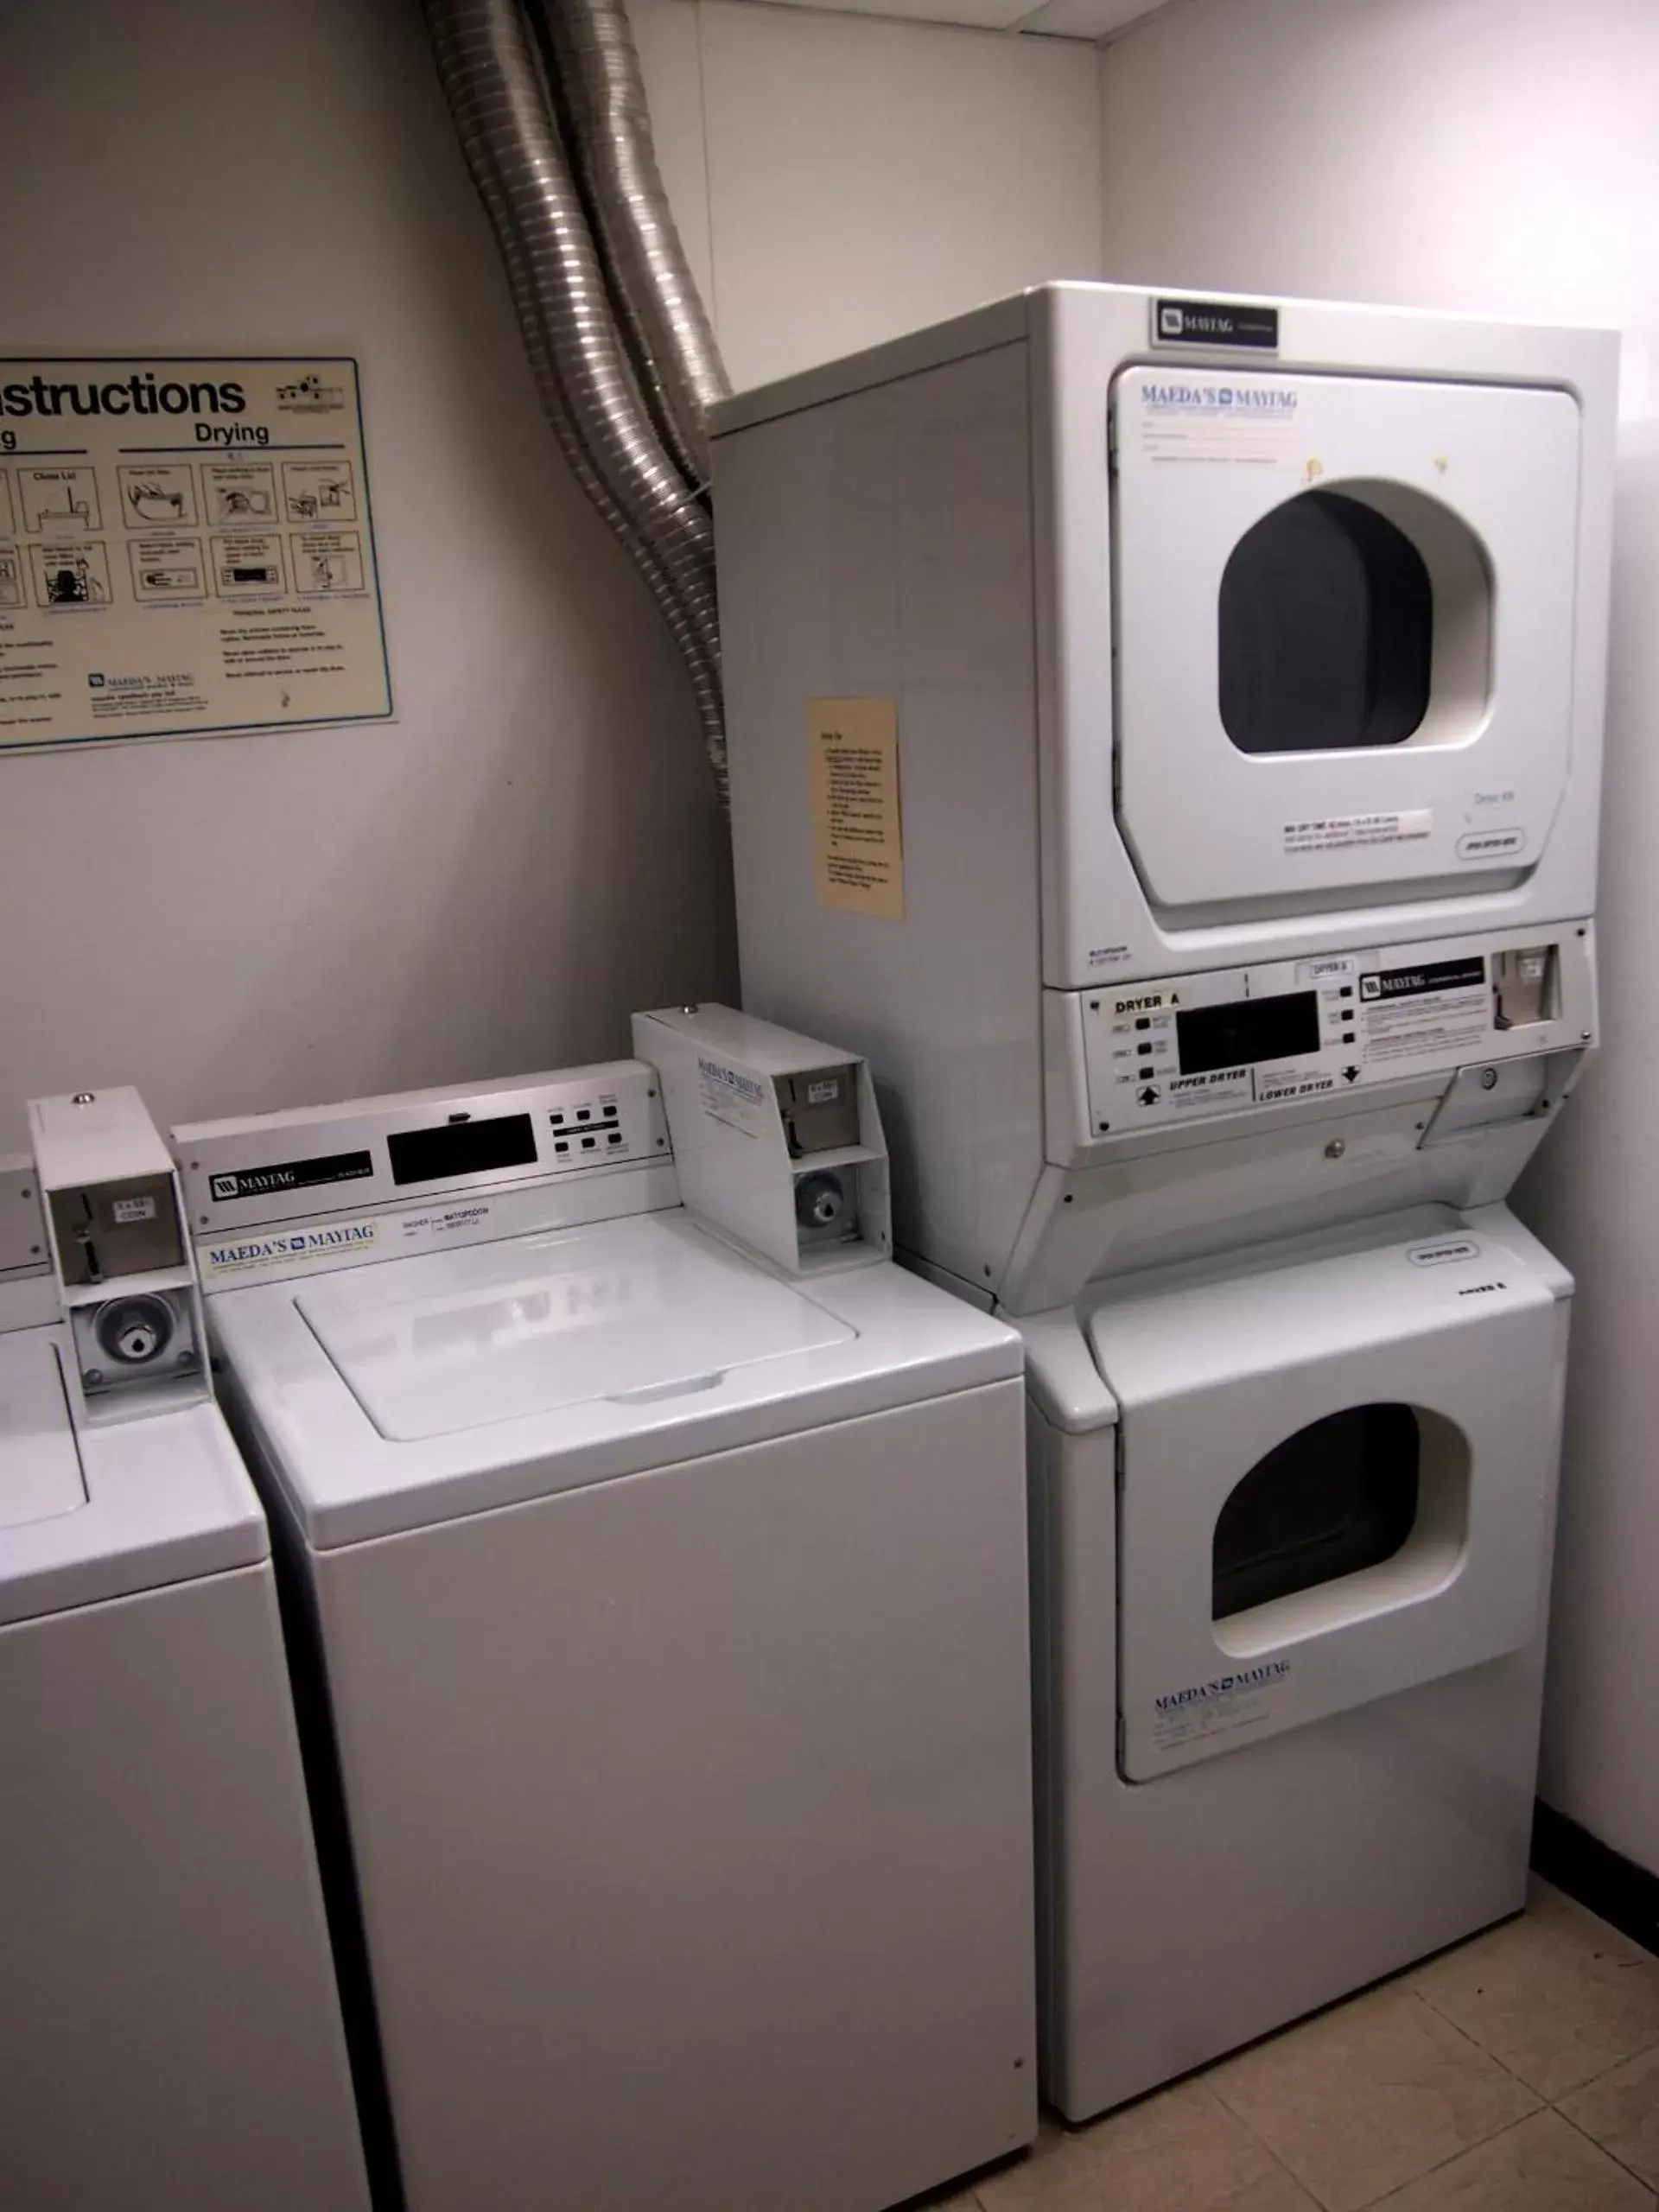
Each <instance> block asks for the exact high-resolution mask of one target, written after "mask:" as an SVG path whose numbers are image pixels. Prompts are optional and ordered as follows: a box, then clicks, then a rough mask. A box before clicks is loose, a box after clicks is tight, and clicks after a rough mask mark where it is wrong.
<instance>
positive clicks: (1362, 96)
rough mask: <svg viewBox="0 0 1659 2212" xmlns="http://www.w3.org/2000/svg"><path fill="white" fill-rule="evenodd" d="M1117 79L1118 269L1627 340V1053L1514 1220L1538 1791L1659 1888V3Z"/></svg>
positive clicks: (1621, 592)
mask: <svg viewBox="0 0 1659 2212" xmlns="http://www.w3.org/2000/svg"><path fill="white" fill-rule="evenodd" d="M1103 122H1104V135H1103V145H1104V169H1103V176H1104V190H1105V202H1104V206H1105V265H1106V269H1107V271H1108V274H1109V275H1110V276H1112V277H1121V278H1124V279H1129V280H1133V279H1149V280H1151V281H1154V282H1156V283H1166V284H1179V285H1180V286H1183V287H1191V288H1192V289H1212V290H1217V291H1221V292H1226V291H1230V290H1250V291H1260V292H1267V293H1275V292H1306V293H1314V294H1325V295H1326V296H1333V297H1337V298H1357V299H1375V300H1379V301H1386V302H1400V303H1412V304H1418V305H1422V306H1427V307H1440V308H1463V309H1470V310H1474V311H1476V312H1485V313H1500V314H1515V315H1521V316H1523V317H1534V318H1540V319H1545V320H1553V321H1573V322H1587V323H1596V324H1602V325H1611V326H1615V327H1620V328H1622V330H1623V332H1624V377H1623V386H1622V391H1621V398H1620V424H1619V454H1620V459H1619V479H1618V524H1617V531H1618V535H1617V542H1616V550H1615V583H1614V607H1613V626H1612V645H1611V694H1610V713H1609V724H1608V755H1607V785H1608V804H1607V808H1606V812H1605V823H1606V836H1605V846H1604V861H1603V874H1602V899H1601V929H1600V949H1601V957H1602V980H1603V1020H1604V1029H1605V1038H1606V1045H1605V1051H1604V1052H1603V1053H1602V1055H1601V1057H1600V1058H1599V1062H1598V1063H1597V1065H1595V1066H1594V1067H1593V1068H1592V1070H1591V1071H1590V1072H1589V1074H1588V1075H1587V1077H1586V1080H1585V1081H1584V1083H1583V1084H1582V1085H1581V1086H1580V1091H1579V1094H1578V1096H1577V1097H1576V1098H1575V1100H1574V1102H1573V1106H1572V1109H1571V1110H1570V1112H1569V1114H1568V1116H1567V1120H1566V1121H1565V1122H1564V1123H1563V1126H1562V1128H1561V1129H1560V1133H1559V1135H1556V1136H1555V1137H1554V1140H1553V1141H1551V1142H1550V1143H1549V1144H1548V1145H1547V1146H1546V1147H1545V1148H1544V1151H1543V1153H1542V1154H1541V1159H1540V1160H1539V1162H1538V1164H1537V1166H1535V1169H1534V1170H1533V1172H1532V1173H1531V1175H1530V1177H1529V1179H1528V1181H1527V1182H1526V1183H1525V1184H1523V1185H1522V1192H1521V1196H1520V1199H1519V1201H1518V1204H1519V1209H1520V1211H1522V1213H1523V1214H1524V1215H1525V1216H1526V1217H1527V1218H1528V1220H1529V1222H1530V1223H1531V1224H1532V1225H1533V1226H1534V1227H1535V1228H1536V1229H1537V1230H1539V1231H1540V1232H1541V1234H1543V1235H1544V1236H1547V1237H1548V1239H1549V1240H1550V1242H1551V1243H1553V1244H1554V1246H1555V1248H1556V1249H1557V1250H1558V1251H1560V1253H1561V1255H1562V1256H1563V1257H1564V1258H1565V1259H1566V1260H1567V1262H1568V1263H1569V1264H1570V1265H1571V1266H1572V1267H1573V1269H1574V1271H1575V1273H1576V1274H1577V1275H1578V1278H1579V1296H1578V1302H1577V1306H1576V1307H1575V1312H1574V1319H1573V1362H1572V1376H1571V1384H1570V1402H1569V1412H1568V1430H1567V1458H1566V1467H1565V1479H1564V1491H1563V1501H1562V1531H1561V1543H1560V1555H1559V1560H1558V1566H1557V1575H1556V1601H1555V1612H1554V1648H1553V1659H1552V1669H1551V1680H1550V1694H1549V1699H1548V1713H1547V1718H1546V1726H1545V1755H1544V1769H1543V1776H1542V1781H1541V1793H1542V1795H1543V1796H1544V1798H1545V1801H1546V1802H1548V1803H1549V1804H1551V1805H1553V1806H1554V1807H1555V1808H1557V1809H1558V1810H1559V1811H1560V1812H1563V1813H1565V1814H1567V1815H1568V1816H1569V1817H1570V1818H1572V1819H1573V1820H1575V1821H1579V1822H1580V1824H1581V1825H1582V1826H1584V1827H1586V1828H1588V1829H1589V1830H1590V1831H1591V1833H1592V1834H1594V1835H1596V1836H1598V1837H1599V1838H1600V1839H1601V1840H1603V1841H1604V1842H1605V1843H1608V1844H1611V1846H1612V1847H1614V1848H1615V1849H1616V1850H1618V1851H1620V1852H1623V1853H1625V1854H1626V1855H1627V1856H1628V1857H1630V1858H1631V1859H1635V1860H1636V1861H1637V1863H1638V1864H1640V1865H1642V1866H1645V1867H1647V1868H1649V1870H1651V1871H1653V1872H1659V1755H1656V1745H1659V1736H1656V1729H1655V1722H1654V1718H1653V1689H1652V1685H1653V1683H1654V1681H1655V1680H1656V1679H1659V1605H1656V1603H1655V1598H1654V1592H1655V1590H1656V1588H1659V1452H1656V1441H1655V1440H1656V1437H1659V1359H1656V1357H1655V1348H1656V1344H1659V1177H1656V1176H1655V1175H1654V1173H1653V1172H1652V1169H1651V1166H1650V1148H1651V1146H1652V1143H1653V1135H1654V1128H1655V1110H1654V1103H1653V1102H1654V1099H1655V1096H1656V1095H1659V971H1656V969H1655V968H1654V966H1653V963H1652V962H1651V960H1650V958H1649V948H1650V946H1651V945H1652V944H1654V943H1655V942H1656V941H1659V874H1656V871H1655V869H1654V868H1653V865H1652V859H1651V855H1652V852H1653V849H1654V847H1655V843H1656V840H1659V748H1656V747H1655V746H1654V744H1653V742H1652V731H1653V729H1654V728H1655V726H1656V723H1659V625H1656V623H1655V621H1654V617H1653V607H1654V604H1655V593H1656V588H1659V257H1656V255H1655V252H1654V249H1653V238H1654V236H1655V234H1656V231H1659V10H1655V8H1654V6H1653V4H1652V0H1579V4H1578V5H1577V6H1576V7H1574V8H1573V10H1572V12H1571V15H1570V17H1569V16H1564V15H1563V13H1562V11H1561V10H1560V9H1559V8H1558V7H1556V6H1554V5H1547V4H1545V0H1521V4H1519V5H1517V4H1516V0H1185V4H1183V5H1178V6H1175V7H1173V8H1171V9H1169V10H1166V11H1165V12H1163V13H1160V14H1159V15H1157V16H1153V17H1151V18H1149V19H1148V20H1147V22H1145V23H1144V24H1143V25H1141V26H1139V27H1137V28H1135V29H1133V30H1131V31H1130V32H1129V33H1128V35H1126V36H1125V37H1124V38H1122V40H1121V41H1119V42H1117V43H1116V44H1115V45H1113V46H1111V47H1109V48H1108V49H1107V50H1106V54H1105V57H1104V62H1103ZM1517 465H1524V458H1523V457H1522V456H1517Z"/></svg>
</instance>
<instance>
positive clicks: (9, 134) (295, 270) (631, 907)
mask: <svg viewBox="0 0 1659 2212" xmlns="http://www.w3.org/2000/svg"><path fill="white" fill-rule="evenodd" d="M4 15H5V29H4V36H3V48H4V79H5V127H4V130H3V131H0V205H3V207H5V209H6V211H7V213H6V217H5V219H4V221H3V222H0V302H3V303H4V321H5V330H4V336H3V346H4V350H6V351H9V352H25V351H29V350H35V351H39V352H42V353H52V352H61V353H71V352H86V351H92V352H95V351H99V350H104V351H112V352H118V351H123V350H131V349H138V348H145V347H150V348H155V349H158V350H160V349H166V350H169V351H181V350H185V351H188V350H191V349H198V350H201V351H204V352H206V351H220V352H234V351H236V350H238V349H246V350H248V351H251V352H257V351H260V350H267V351H292V350H294V349H296V348H300V349H309V348H312V347H327V348H329V349H334V350H340V351H343V352H349V353H356V354H358V355H359V357H360V359H361V360H362V363H363V372H364V383H365V396H366V407H367V426H368V435H369V459H370V467H371V472H372V480H373V487H374V493H375V518H376V531H377V543H378V549H379V553H380V559H381V569H382V575H383V580H384V584H385V596H386V608H387V619H388V625H389V629H390V635H391V653H392V665H393V676H394V680H395V683H396V686H397V701H398V709H399V716H400V719H399V721H398V722H397V724H396V725H395V726H394V727H391V728H365V729H347V730H330V731H319V732H302V733H283V734H271V735H265V736H257V737H245V738H226V739H204V740H198V741H192V742H188V743H186V742H181V743H165V744H156V745H137V746H130V747H125V748H122V749H117V750H114V751H104V752H92V753H77V754H75V755H74V756H73V757H60V758H50V757H30V758H10V759H4V760H0V947H3V950H0V963H3V966H0V975H3V988H0V1147H5V1146H9V1145H16V1144H17V1143H20V1142H21V1141H22V1111H21V1108H22V1100H23V1099H24V1098H25V1097H27V1096H29V1095H30V1094H31V1093H38V1092H42V1091H50V1090H67V1089H72V1088H75V1087H77V1086H79V1085H80V1084H94V1085H95V1084H99V1083H107V1082H114V1081H130V1082H136V1083H137V1084H139V1086H140V1087H141V1089H142V1090H143V1091H144V1093H145V1095H146V1096H147V1098H148V1099H149V1103H150V1104H151V1106H152V1108H153V1109H154V1110H155V1111H156V1113H157V1115H158V1116H160V1117H161V1118H162V1120H164V1121H165V1120H171V1119H177V1118H181V1117H184V1116H205V1115H213V1114H225V1113H236V1112H245V1111H254V1110H258V1109H263V1108H270V1107H275V1106H278V1105H282V1104H284V1103H300V1102H305V1101H310V1100H315V1099H320V1098H325V1097H329V1096H344V1095H350V1094H354V1093H359V1092H363V1091H372V1090H390V1089H397V1088H401V1087H404V1086H406V1085H410V1084H429V1083H436V1082H442V1081H446V1080H449V1079H464V1078H467V1077H486V1076H490V1075H494V1074H503V1073H508V1072H512V1071H518V1070H522V1069H524V1068H529V1067H535V1066H542V1065H556V1064H557V1063H559V1062H561V1061H565V1060H569V1059H574V1058H584V1057H591V1056H598V1055H602V1054H608V1053H611V1052H620V1051H626V1041H627V1022H626V1016H627V1014H628V1011H629V1009H630V1008H632V1007H638V1006H642V1005H652V1004H657V1003H660V1002H661V1001H664V1000H667V999H677V998H681V997H683V996H687V995H692V996H715V995H734V991H735V987H736V971H735V961H734V945H733V936H732V929H731V920H730V910H729V887H728V857H727V851H726V844H725V837H724V831H723V828H722V826H721V823H720V822H719V820H718V818H717V812H716V810H715V805H714V803H713V800H712V798H711V796H710V791H709V785H708V779H707V776H706V772H705V770H704V768H703V766H702V759H701V753H700V748H699V741H698V737H697V733H696V723H695V719H694V716H693V714H692V711H691V707H690V696H689V694H688V691H687V689H686V686H685V683H684V681H683V677H682V674H681V671H680V666H679V663H678V660H677V657H676V655H675V653H674V651H673V647H672V645H671V642H670V640H669V639H668V637H667V635H666V633H665V632H664V630H663V628H662V626H661V624H660V622H659V620H658V617H657V615H656V613H655V610H654V608H653V607H652V605H651V602H650V601H649V600H648V598H647V597H646V595H645V592H644V589H643V588H642V587H641V586H640V584H639V582H638V580H637V579H636V577H635V576H634V575H633V572H632V569H630V567H629V566H628V564H627V563H626V560H625V558H624V557H623V556H622V555H621V553H620V551H619V550H618V549H617V548H616V547H615V546H614V545H613V543H612V541H611V539H610V537H609V536H608V534H607V531H605V529H604V528H603V526H602V525H601V524H600V522H599V521H598V520H597V518H594V516H593V515H592V514H591V512H589V510H588V507H587V505H586V504H585V503H584V501H583V500H582V498H581V496H580V494H579V493H577V492H576V490H575V486H574V485H573V484H572V483H571V482H570V481H569V478H568V475H567V474H566V472H565V470H564V468H563V464H562V463H561V461H559V459H558V457H557V454H556V452H555V450H554V448H553V447H552V445H551V443H550V440H549V438H548V436H547V435H546V433H545V432H544V430H543V427H542V424H541V423H540V419H539V416H538V415H537V408H536V403H535V399H534V396H533V392H532V389H531V380H530V376H529V372H528V371H527V369H526V367H525V365H524V361H523V359H522V357H521V353H520V350H519V344H518V334H517V330H516V327H515V326H514V323H513V319H512V313H511V309H510V308H509V305H508V302H507V299H506V296H505V288H504V285H503V282H502V279H501V277H500V275H499V266H498V263H497V260H496V257H495V252H494V248H493V242H492V240H491V238H490V234H489V232H488V228H487V226H486V223H485V220H484V219H483V216H482V214H481V213H480V209H479V208H478V207H477V205H476V202H475V200H474V195H473V193H472V189H471V187H470V184H469V182H468V181H467V175H466V172H465V168H464V166H463V164H462V162H461V156H460V154H459V152H458V150H457V149H456V146H455V144H454V137H453V132H452V130H451V126H450V123H449V118H448V110H447V109H446V107H445V105H444V103H443V100H442V95H441V93H440V92H439V90H438V87H437V84H436V81H435V77H434V75H433V73H432V69H431V65H430V62H429V58H428V54H427V49H426V46H425V41H424V35H423V28H422V22H421V16H420V10H419V8H418V7H417V6H416V4H415V0H283V4H282V5H281V6H279V7H270V6H266V5H264V4H256V0H218V4H216V5H215V4H212V0H145V4H144V5H143V6H142V7H135V6H132V5H130V4H128V0H80V3H79V4H78V5H77V6H75V7H74V8H73V9H70V8H65V7H63V6H61V5H60V4H57V0H9V4H8V5H7V6H6V8H5V10H4ZM641 28H642V36H643V40H644V44H645V53H646V58H647V64H648V73H649V77H650V89H651V92H652V100H653V106H654V109H655V111H656V116H657V124H658V133H659V137H660V139H661V142H662V150H663V156H664V165H665V168H666V169H667V172H668V175H669V181H670V186H671V192H672V194H673V195H674V197H675V199H676V203H677V208H678V210H679V213H680V214H681V217H682V219H683V220H684V222H685V223H686V226H687V229H688V233H689V236H690V242H691V245H692V250H693V252H694V255H695V256H696V257H697V258H698V259H699V262H700V264H701V266H702V268H703V269H704V270H706V271H708V272H709V274H710V276H711V277H712V278H713V279H714V280H715V294H714V296H715V308H716V312H717V316H718V319H719V321H720V322H721V328H722V332H723V333H724V334H726V335H727V340H728V347H729V351H730V354H731V359H732V365H733V371H734V375H735V376H736V377H737V378H738V379H739V381H740V382H752V381H753V380H755V378H758V377H760V376H763V375H767V374H771V373H772V372H775V371H776V370H778V369H779V368H784V367H791V366H794V365H798V364H799V363H801V362H804V361H809V360H812V359H821V358H823V357H825V356H827V355H829V354H830V353H835V352H836V351H838V350H839V349H841V348H842V346H846V345H847V344H849V343H853V342H856V341H858V340H862V339H864V338H867V337H876V336H881V335H885V334H887V333H888V332H889V331H891V330H894V329H898V328H900V327H904V326H905V325H906V324H907V323H913V322H917V321H925V320H926V319H927V318H928V317H930V316H931V315H935V314H938V313H939V312H941V311H942V310H948V309H949V308H954V307H957V306H960V305H965V304H967V303H969V302H971V301H973V300H975V299H977V298H980V297H982V296H984V295H985V294H986V293H987V292H989V291H994V290H997V289H1004V288H1006V287H1007V286H1008V285H1010V284H1014V283H1022V282H1026V281H1028V280H1030V279H1031V278H1033V277H1039V276H1044V275H1051V274H1060V273H1063V274H1089V273H1092V272H1094V271H1095V270H1097V268H1098V256H1099V234H1100V213H1099V209H1100V194H1099V115H1098V108H1097V95H1096V86H1097V74H1096V56H1095V54H1093V52H1092V51H1091V50H1090V49H1089V48H1084V47H1080V46H1078V47H1072V46H1066V45H1064V44H1055V43H1053V42H1046V41H1045V42H1032V43H1031V44H1028V45H1019V44H1016V43H1014V41H1007V40H1001V39H996V38H992V37H988V36H985V35H980V34H977V33H972V32H958V31H950V30H942V29H933V28H926V29H921V28H912V27H898V26H890V25H887V24H882V23H871V22H830V21H826V20H824V19H821V18H818V17H816V16H806V15H798V14H796V13H794V12H793V11H790V12H788V13H786V14H785V13H782V12H780V13H779V15H778V16H774V15H773V14H772V11H770V10H762V9H751V8H743V7H739V6H733V5H731V4H729V0H707V4H704V5H702V6H698V5H696V4H693V0H642V17H641Z"/></svg>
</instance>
